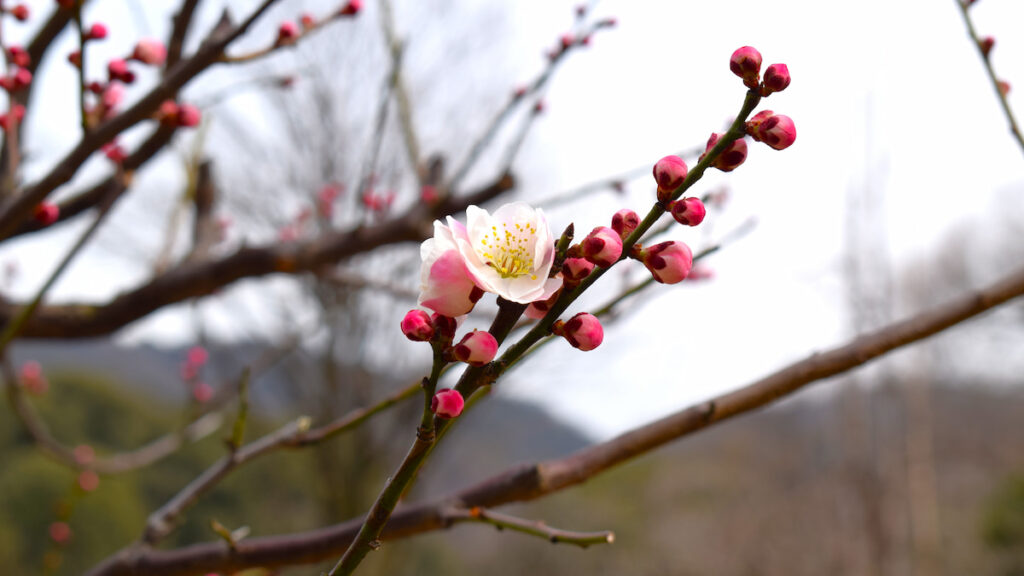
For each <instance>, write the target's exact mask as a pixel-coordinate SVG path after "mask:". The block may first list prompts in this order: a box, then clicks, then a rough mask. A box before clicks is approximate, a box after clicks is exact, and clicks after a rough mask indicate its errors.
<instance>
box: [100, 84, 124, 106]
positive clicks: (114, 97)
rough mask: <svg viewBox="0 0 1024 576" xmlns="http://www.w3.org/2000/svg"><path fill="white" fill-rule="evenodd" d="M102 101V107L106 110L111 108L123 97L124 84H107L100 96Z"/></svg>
mask: <svg viewBox="0 0 1024 576" xmlns="http://www.w3.org/2000/svg"><path fill="white" fill-rule="evenodd" d="M100 99H101V101H102V102H103V107H104V108H106V109H107V110H113V109H114V108H116V107H117V105H118V104H120V103H121V100H122V99H124V86H122V85H120V84H108V85H107V87H106V89H105V90H103V94H102V95H101V97H100Z"/></svg>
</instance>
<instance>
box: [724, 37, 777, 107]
mask: <svg viewBox="0 0 1024 576" xmlns="http://www.w3.org/2000/svg"><path fill="white" fill-rule="evenodd" d="M729 69H730V70H732V73H733V74H735V75H737V76H739V77H740V78H742V79H743V85H744V86H746V87H747V88H750V89H751V90H756V91H757V92H758V93H759V94H760V95H761V96H768V95H769V94H772V93H773V92H782V91H783V90H785V89H786V87H787V86H789V82H790V76H789V67H787V66H786V65H785V64H772V65H770V66H768V68H767V69H766V70H765V73H764V80H763V81H762V79H761V53H760V52H758V51H757V50H756V49H755V48H753V47H751V46H744V47H742V48H738V49H737V50H736V51H735V52H733V53H732V56H731V57H730V58H729Z"/></svg>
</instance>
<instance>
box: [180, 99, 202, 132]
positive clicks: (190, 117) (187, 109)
mask: <svg viewBox="0 0 1024 576" xmlns="http://www.w3.org/2000/svg"><path fill="white" fill-rule="evenodd" d="M200 120H202V114H201V113H200V112H199V108H196V107H195V106H193V105H191V104H182V105H181V106H179V107H178V125H179V126H184V127H185V128H192V127H194V126H198V125H199V121H200Z"/></svg>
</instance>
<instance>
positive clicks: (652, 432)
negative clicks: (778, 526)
mask: <svg viewBox="0 0 1024 576" xmlns="http://www.w3.org/2000/svg"><path fill="white" fill-rule="evenodd" d="M1020 296H1024V270H1019V271H1017V272H1015V273H1014V274H1011V275H1009V276H1007V277H1005V278H1003V279H1002V280H1000V281H998V282H996V283H994V284H992V285H990V286H988V287H987V288H984V289H981V290H978V291H976V292H972V293H969V294H966V295H964V296H961V297H959V298H957V299H955V300H953V301H951V302H948V303H947V304H945V305H942V306H938V307H935V308H932V309H930V310H926V311H925V312H922V313H920V314H918V315H916V316H912V317H910V318H908V319H906V320H903V321H901V322H897V323H894V324H890V325H888V326H886V327H883V328H881V329H879V330H876V331H873V332H869V333H867V334H864V335H862V336H859V337H857V338H855V339H854V340H852V341H850V342H848V343H847V344H844V345H842V346H839V347H837V348H833V349H831V350H828V351H826V352H823V353H817V354H813V355H811V356H810V357H809V358H807V359H805V360H802V361H799V362H796V363H794V364H791V365H790V366H788V367H786V368H783V369H782V370H779V371H778V372H775V373H774V374H771V375H769V376H767V377H765V378H762V379H760V380H758V381H756V382H754V383H752V384H750V385H748V386H746V387H743V388H740V389H738V390H736V391H733V392H730V393H728V394H724V395H722V396H719V397H718V398H715V399H713V400H710V401H708V402H704V403H701V404H698V405H695V406H691V407H689V408H686V409H684V410H682V411H679V412H676V413H675V414H672V415H670V416H667V417H665V418H662V419H661V420H658V421H655V422H652V423H650V424H647V425H645V426H642V427H640V428H637V429H634V430H632V431H630V432H627V433H625V434H623V435H621V436H618V437H617V438H614V439H612V440H609V441H608V442H604V443H602V444H598V445H595V446H591V447H588V448H584V449H582V450H580V451H578V452H576V453H574V454H571V455H569V456H567V457H565V458H561V459H556V460H548V461H544V462H539V463H535V464H532V465H523V466H519V467H516V468H513V469H510V470H508V471H506V472H504V473H502V474H499V475H497V476H494V477H492V478H489V479H487V480H485V481H483V482H480V483H479V484H477V485H475V486H472V487H470V488H467V489H465V490H462V491H459V492H457V493H454V494H452V495H450V496H448V497H445V498H441V499H439V500H436V501H433V502H430V503H426V504H420V505H413V506H407V507H404V508H402V509H399V510H397V511H396V512H395V513H394V514H393V515H392V517H391V520H390V522H389V523H388V525H387V527H386V528H385V530H384V533H383V535H382V536H383V537H384V538H388V539H390V538H402V537H407V536H412V535H414V534H419V533H422V532H427V531H431V530H438V529H442V528H445V527H446V523H445V511H446V510H449V509H450V507H451V506H452V505H461V506H468V507H472V506H482V507H495V506H500V505H502V504H507V503H510V502H520V501H525V500H533V499H535V498H539V497H541V496H544V495H547V494H551V493H553V492H557V491H559V490H564V489H565V488H568V487H570V486H573V485H576V484H579V483H581V482H583V481H585V480H587V479H589V478H592V477H594V476H596V475H598V474H600V473H602V472H604V471H605V470H608V469H609V468H612V467H613V466H616V465H618V464H620V463H622V462H625V461H627V460H630V459H632V458H635V457H637V456H640V455H642V454H645V453H647V452H649V451H651V450H653V449H655V448H658V447H660V446H663V445H664V444H667V443H668V442H670V441H672V440H675V439H678V438H682V437H684V436H687V435H689V434H692V433H694V432H697V431H699V430H702V429H704V428H707V427H708V426H710V425H712V424H715V423H718V422H721V421H724V420H727V419H729V418H732V417H734V416H738V415H740V414H745V413H747V412H750V411H753V410H756V409H758V408H761V407H763V406H766V405H768V404H770V403H772V402H774V401H776V400H778V399H780V398H783V397H785V396H788V395H789V394H792V393H793V392H796V391H797V390H799V389H801V388H803V387H804V386H807V385H808V384H811V383H813V382H816V381H819V380H822V379H825V378H828V377H831V376H836V375H838V374H842V373H843V372H846V371H848V370H851V369H853V368H856V367H858V366H861V365H864V364H866V363H868V362H870V361H871V360H873V359H875V358H878V357H879V356H881V355H883V354H885V353H887V352H891V351H893V350H896V349H898V348H900V347H903V346H906V345H908V344H911V343H914V342H917V341H919V340H923V339H925V338H927V337H929V336H932V335H934V334H937V333H939V332H942V331H943V330H946V329H948V328H950V327H952V326H955V325H956V324H959V323H960V322H963V321H965V320H967V319H969V318H972V317H974V316H977V315H980V314H982V313H984V312H986V311H988V310H990V309H992V308H994V307H996V306H999V305H1000V304H1003V303H1006V302H1007V301H1009V300H1012V299H1014V298H1018V297H1020ZM361 524H362V521H361V519H356V520H350V521H348V522H345V523H343V524H337V525H335V526H330V527H327V528H322V529H319V530H313V531H309V532H302V533H297V534H289V535H283V536H268V537H264V538H253V539H251V540H245V541H242V542H239V543H238V546H237V548H236V550H235V551H231V550H230V549H229V548H228V547H227V545H225V544H223V543H206V544H197V545H193V546H188V547H185V548H180V549H177V550H169V551H153V550H150V551H144V552H139V553H138V554H136V555H134V556H129V555H127V554H125V555H120V556H116V557H113V558H110V559H109V560H107V561H106V562H104V563H103V564H102V565H100V566H97V567H96V568H95V569H94V570H92V571H91V572H89V576H121V575H125V576H127V575H129V574H147V575H150V576H172V575H184V574H196V573H203V572H211V571H224V572H230V571H234V570H241V569H243V568H247V567H252V566H265V567H275V566H285V565H293V564H300V563H310V562H316V561H320V560H323V559H325V558H328V557H332V556H335V555H337V554H338V553H339V552H341V551H342V550H344V549H345V548H346V547H347V546H348V545H349V543H350V542H351V540H352V538H353V537H354V536H355V534H356V533H357V532H358V530H359V527H360V525H361Z"/></svg>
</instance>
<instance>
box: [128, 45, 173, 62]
mask: <svg viewBox="0 0 1024 576" xmlns="http://www.w3.org/2000/svg"><path fill="white" fill-rule="evenodd" d="M132 58H133V59H135V60H138V61H139V62H142V63H143V64H148V65H150V66H160V65H162V64H163V63H164V60H166V59H167V48H165V47H164V44H163V42H160V41H159V40H153V39H149V38H144V39H142V40H139V42H138V44H136V45H135V50H133V51H132Z"/></svg>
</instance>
